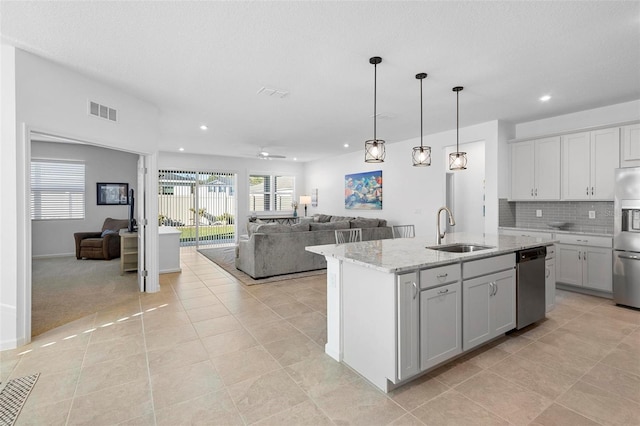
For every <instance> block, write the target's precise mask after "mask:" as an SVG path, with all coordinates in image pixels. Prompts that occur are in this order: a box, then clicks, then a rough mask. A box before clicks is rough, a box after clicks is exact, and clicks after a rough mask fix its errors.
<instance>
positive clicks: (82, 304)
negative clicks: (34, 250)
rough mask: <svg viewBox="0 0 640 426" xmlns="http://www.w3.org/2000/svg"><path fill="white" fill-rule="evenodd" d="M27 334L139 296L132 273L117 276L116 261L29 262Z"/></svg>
mask: <svg viewBox="0 0 640 426" xmlns="http://www.w3.org/2000/svg"><path fill="white" fill-rule="evenodd" d="M32 272H33V276H32V290H31V335H32V336H37V335H39V334H42V333H44V332H45V331H47V330H51V329H52V328H55V327H59V326H60V325H63V324H66V323H68V322H71V321H74V320H77V319H79V318H82V317H84V316H87V315H90V314H93V313H95V312H97V311H100V310H104V309H107V308H109V307H110V306H112V305H117V304H120V303H123V302H127V301H129V300H137V298H138V296H139V294H140V293H139V291H138V284H137V278H136V274H135V273H126V274H125V275H120V259H112V260H86V259H85V260H78V259H76V258H75V257H57V258H50V259H33V268H32Z"/></svg>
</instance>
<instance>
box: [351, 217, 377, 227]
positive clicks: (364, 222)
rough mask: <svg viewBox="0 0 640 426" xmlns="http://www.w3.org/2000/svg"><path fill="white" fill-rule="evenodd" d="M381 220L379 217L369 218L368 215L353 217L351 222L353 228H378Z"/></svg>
mask: <svg viewBox="0 0 640 426" xmlns="http://www.w3.org/2000/svg"><path fill="white" fill-rule="evenodd" d="M379 222H380V220H378V219H369V218H366V217H358V218H356V219H353V220H352V221H350V222H349V223H350V224H351V227H352V228H377V227H378V223H379Z"/></svg>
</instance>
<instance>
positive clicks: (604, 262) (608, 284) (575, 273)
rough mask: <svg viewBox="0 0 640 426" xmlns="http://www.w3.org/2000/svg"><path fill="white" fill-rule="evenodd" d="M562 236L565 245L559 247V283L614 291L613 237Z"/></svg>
mask: <svg viewBox="0 0 640 426" xmlns="http://www.w3.org/2000/svg"><path fill="white" fill-rule="evenodd" d="M559 239H560V242H561V244H558V245H557V246H556V247H557V251H556V280H557V282H559V283H563V284H570V285H573V286H578V287H584V288H589V289H593V290H599V291H604V292H608V293H610V292H611V291H612V290H613V288H612V287H613V251H612V249H611V248H610V247H611V244H612V241H611V238H608V237H607V238H605V237H581V238H577V237H576V236H571V235H567V236H565V235H560V236H559ZM585 244H594V245H597V246H600V247H595V246H590V245H585Z"/></svg>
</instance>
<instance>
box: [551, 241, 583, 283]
mask: <svg viewBox="0 0 640 426" xmlns="http://www.w3.org/2000/svg"><path fill="white" fill-rule="evenodd" d="M556 281H558V282H560V283H565V284H572V285H582V248H581V247H579V246H573V245H566V244H558V245H557V250H556Z"/></svg>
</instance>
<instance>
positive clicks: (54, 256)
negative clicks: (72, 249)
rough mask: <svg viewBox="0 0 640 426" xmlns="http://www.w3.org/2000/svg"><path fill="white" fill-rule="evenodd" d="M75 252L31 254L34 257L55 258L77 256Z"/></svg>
mask: <svg viewBox="0 0 640 426" xmlns="http://www.w3.org/2000/svg"><path fill="white" fill-rule="evenodd" d="M75 255H76V254H75V253H59V254H38V255H33V256H31V258H32V259H55V258H58V257H72V256H74V257H75Z"/></svg>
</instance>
